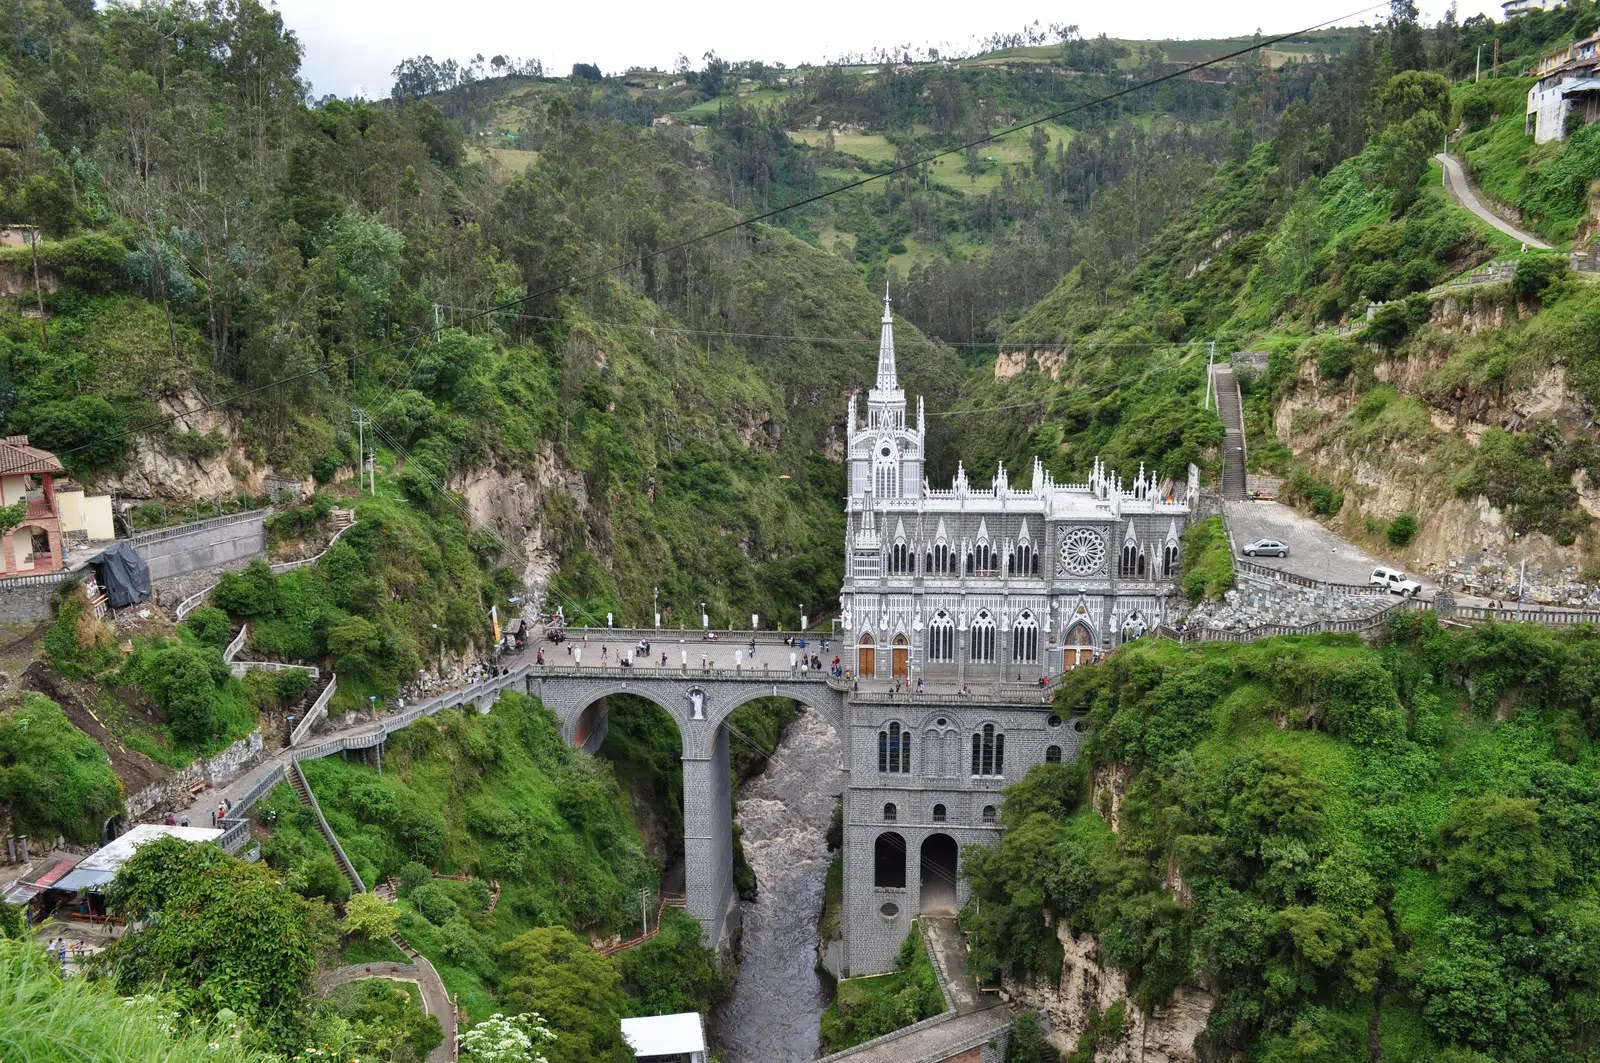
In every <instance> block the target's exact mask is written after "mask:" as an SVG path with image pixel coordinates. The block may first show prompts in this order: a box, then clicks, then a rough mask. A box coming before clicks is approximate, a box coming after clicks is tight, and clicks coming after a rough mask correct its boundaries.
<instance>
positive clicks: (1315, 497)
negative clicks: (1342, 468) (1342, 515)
mask: <svg viewBox="0 0 1600 1063" xmlns="http://www.w3.org/2000/svg"><path fill="white" fill-rule="evenodd" d="M1288 495H1289V498H1290V500H1291V501H1296V502H1303V503H1305V504H1306V505H1307V506H1308V507H1310V509H1311V512H1313V513H1317V514H1321V515H1322V516H1325V517H1331V516H1333V515H1334V514H1335V513H1338V512H1339V510H1341V509H1343V508H1344V492H1343V491H1339V490H1336V489H1335V488H1334V487H1333V486H1332V485H1330V484H1329V483H1328V482H1327V481H1325V480H1323V479H1321V478H1320V477H1318V476H1316V475H1315V474H1314V473H1312V472H1310V471H1309V470H1307V469H1296V470H1295V471H1294V472H1293V473H1291V474H1290V476H1289V491H1288Z"/></svg>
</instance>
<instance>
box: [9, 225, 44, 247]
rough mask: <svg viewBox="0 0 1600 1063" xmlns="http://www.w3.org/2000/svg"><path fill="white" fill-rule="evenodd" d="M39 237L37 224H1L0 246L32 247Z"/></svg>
mask: <svg viewBox="0 0 1600 1063" xmlns="http://www.w3.org/2000/svg"><path fill="white" fill-rule="evenodd" d="M37 239H39V227H38V226H37V225H15V224H13V225H0V247H30V246H32V244H33V242H34V241H35V240H37Z"/></svg>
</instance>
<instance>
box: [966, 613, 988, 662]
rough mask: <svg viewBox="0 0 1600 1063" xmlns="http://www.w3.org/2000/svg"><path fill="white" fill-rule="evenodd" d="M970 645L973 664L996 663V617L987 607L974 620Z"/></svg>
mask: <svg viewBox="0 0 1600 1063" xmlns="http://www.w3.org/2000/svg"><path fill="white" fill-rule="evenodd" d="M967 638H968V645H969V646H970V647H971V652H970V654H969V656H970V659H971V660H972V663H973V664H993V663H994V617H992V616H990V615H989V611H988V610H987V609H985V610H984V611H983V612H981V613H979V614H978V617H977V619H975V620H974V621H973V622H972V629H971V632H970V633H969V634H968V636H967Z"/></svg>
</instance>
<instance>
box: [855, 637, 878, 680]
mask: <svg viewBox="0 0 1600 1063" xmlns="http://www.w3.org/2000/svg"><path fill="white" fill-rule="evenodd" d="M877 654H878V651H877V648H876V647H875V646H873V644H872V636H870V635H863V636H862V637H861V641H860V642H859V643H857V645H856V675H858V676H861V677H862V678H863V679H866V678H870V677H872V676H874V675H876V674H877V673H878V656H877Z"/></svg>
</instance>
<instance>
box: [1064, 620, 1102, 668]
mask: <svg viewBox="0 0 1600 1063" xmlns="http://www.w3.org/2000/svg"><path fill="white" fill-rule="evenodd" d="M1066 643H1067V644H1066V646H1065V648H1064V649H1063V651H1062V654H1061V656H1062V663H1063V664H1064V665H1065V666H1066V667H1067V668H1072V667H1074V666H1075V665H1079V664H1088V663H1089V662H1090V661H1092V660H1094V643H1093V640H1092V636H1090V634H1089V629H1088V628H1086V627H1084V626H1083V625H1082V624H1073V625H1072V627H1071V629H1070V630H1068V631H1067V640H1066Z"/></svg>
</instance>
